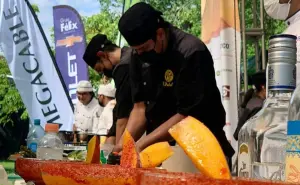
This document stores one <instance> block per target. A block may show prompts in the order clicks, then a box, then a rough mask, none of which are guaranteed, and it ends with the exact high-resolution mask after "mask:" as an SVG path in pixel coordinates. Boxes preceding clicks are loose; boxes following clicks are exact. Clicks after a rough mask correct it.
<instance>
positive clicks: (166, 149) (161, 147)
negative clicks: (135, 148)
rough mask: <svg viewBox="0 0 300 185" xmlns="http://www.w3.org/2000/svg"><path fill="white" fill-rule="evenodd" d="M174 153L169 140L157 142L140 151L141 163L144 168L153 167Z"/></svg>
mask: <svg viewBox="0 0 300 185" xmlns="http://www.w3.org/2000/svg"><path fill="white" fill-rule="evenodd" d="M173 154H174V152H173V150H172V148H171V146H170V145H169V143H168V142H160V143H155V144H153V145H151V146H149V147H147V148H146V149H144V150H143V151H142V152H141V153H140V163H141V167H143V168H153V167H157V166H158V165H160V164H161V163H162V162H163V161H165V160H166V159H168V158H169V157H171V156H172V155H173Z"/></svg>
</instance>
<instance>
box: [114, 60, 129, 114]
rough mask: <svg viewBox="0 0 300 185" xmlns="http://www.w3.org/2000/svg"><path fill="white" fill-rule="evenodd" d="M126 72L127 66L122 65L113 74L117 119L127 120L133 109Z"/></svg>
mask: <svg viewBox="0 0 300 185" xmlns="http://www.w3.org/2000/svg"><path fill="white" fill-rule="evenodd" d="M128 71H129V66H128V65H122V66H120V67H118V69H117V71H116V72H115V74H114V79H115V84H116V89H117V92H116V101H117V104H116V106H115V109H116V117H117V119H122V118H128V117H129V115H130V112H131V110H132V107H133V103H132V99H131V89H130V81H129V74H128Z"/></svg>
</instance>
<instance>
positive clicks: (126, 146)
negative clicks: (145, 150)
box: [120, 129, 139, 168]
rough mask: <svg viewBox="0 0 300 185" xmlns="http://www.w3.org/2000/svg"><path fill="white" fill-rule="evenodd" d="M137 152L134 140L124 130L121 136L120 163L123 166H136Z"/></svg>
mask: <svg viewBox="0 0 300 185" xmlns="http://www.w3.org/2000/svg"><path fill="white" fill-rule="evenodd" d="M138 160H139V159H138V153H137V151H136V148H135V141H134V139H133V138H132V136H131V135H130V133H129V132H128V130H127V129H125V131H124V138H123V151H122V156H121V161H120V165H121V166H122V167H125V168H137V167H138Z"/></svg>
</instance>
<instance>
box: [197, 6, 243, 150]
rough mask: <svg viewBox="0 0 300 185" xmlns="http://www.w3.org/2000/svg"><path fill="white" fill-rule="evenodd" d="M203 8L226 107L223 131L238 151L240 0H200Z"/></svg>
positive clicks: (204, 35)
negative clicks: (236, 135)
mask: <svg viewBox="0 0 300 185" xmlns="http://www.w3.org/2000/svg"><path fill="white" fill-rule="evenodd" d="M201 9H202V11H201V14H202V40H203V42H204V43H205V44H206V45H207V46H208V48H209V50H210V52H211V54H212V56H213V59H214V67H215V71H216V80H217V85H218V88H219V90H220V92H221V95H222V101H223V106H224V108H225V110H226V126H225V127H224V130H225V133H226V136H227V139H228V140H229V141H230V142H231V144H232V146H233V147H234V148H235V150H236V149H237V142H236V141H235V139H234V138H233V133H234V131H235V129H236V126H237V122H238V96H239V88H240V87H239V85H240V79H239V76H240V67H239V66H240V59H241V56H240V54H241V33H240V18H239V11H238V0H201ZM236 151H237V150H236Z"/></svg>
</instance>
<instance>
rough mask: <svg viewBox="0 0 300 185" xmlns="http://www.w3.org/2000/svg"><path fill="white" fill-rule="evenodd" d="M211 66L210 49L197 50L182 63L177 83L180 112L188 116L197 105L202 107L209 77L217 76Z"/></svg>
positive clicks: (178, 110) (178, 108)
mask: <svg viewBox="0 0 300 185" xmlns="http://www.w3.org/2000/svg"><path fill="white" fill-rule="evenodd" d="M207 60H211V61H207ZM210 62H211V63H212V64H209V63H210ZM209 65H212V67H211V66H209ZM210 68H212V69H213V62H212V59H211V57H210V53H209V52H208V50H204V51H195V52H194V53H193V54H192V55H190V56H189V57H188V58H187V59H186V61H185V62H184V63H183V64H182V67H181V69H180V71H179V75H178V78H177V84H176V98H177V112H178V113H180V114H183V115H186V116H187V115H190V113H191V112H192V111H194V110H193V109H195V108H196V107H201V104H202V102H203V97H204V90H205V88H209V86H210V85H209V81H210V79H209V78H215V76H214V73H213V74H211V69H210Z"/></svg>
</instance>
